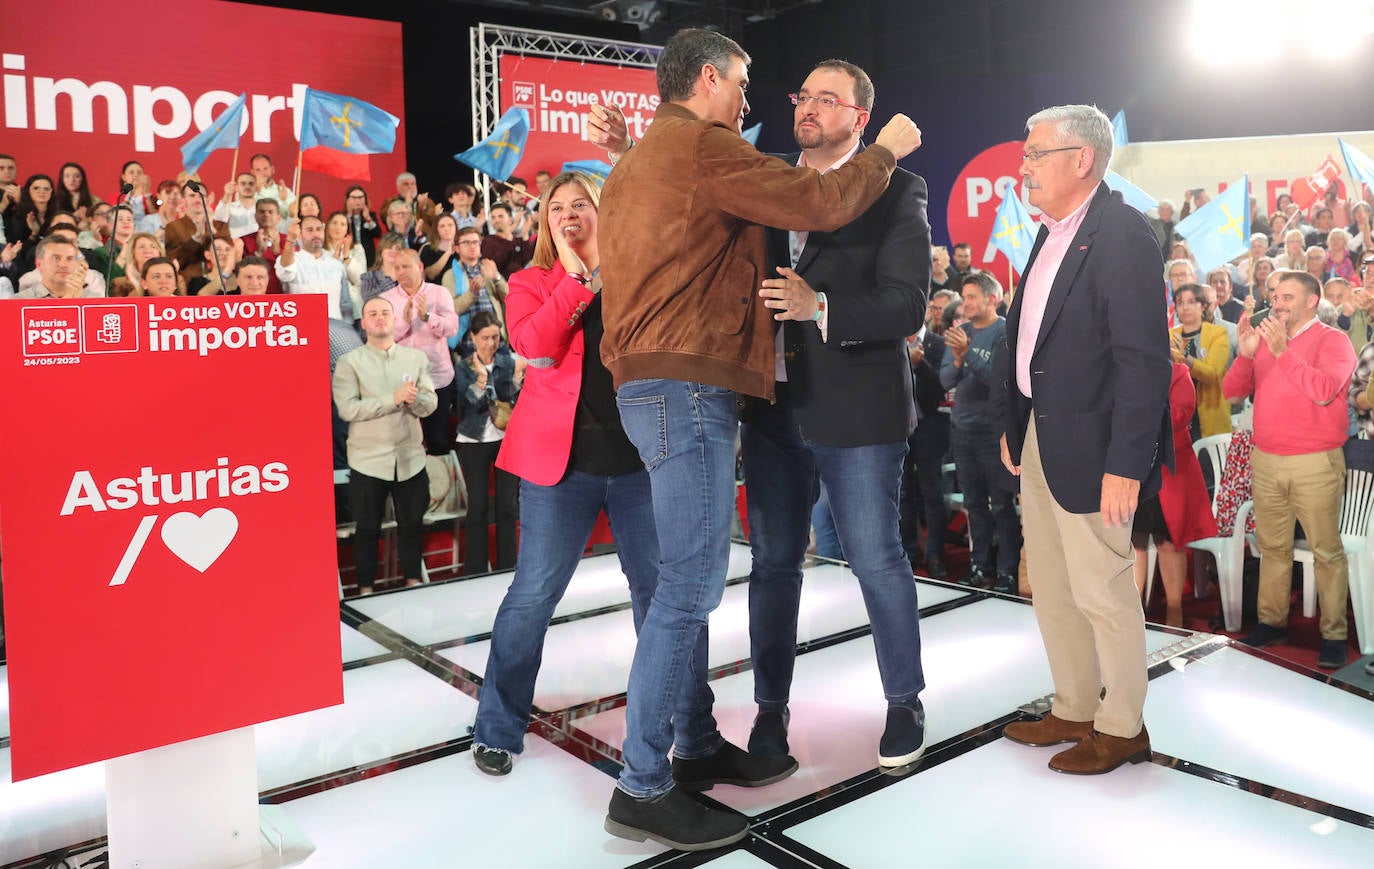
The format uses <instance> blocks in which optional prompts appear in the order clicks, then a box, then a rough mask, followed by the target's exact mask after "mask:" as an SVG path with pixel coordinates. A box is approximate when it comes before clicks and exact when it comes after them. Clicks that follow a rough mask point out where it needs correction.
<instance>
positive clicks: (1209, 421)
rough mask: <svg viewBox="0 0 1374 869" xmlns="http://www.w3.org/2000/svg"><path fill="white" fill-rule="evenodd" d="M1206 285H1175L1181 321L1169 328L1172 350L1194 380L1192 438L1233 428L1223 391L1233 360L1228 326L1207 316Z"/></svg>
mask: <svg viewBox="0 0 1374 869" xmlns="http://www.w3.org/2000/svg"><path fill="white" fill-rule="evenodd" d="M1202 296H1203V289H1202V287H1200V286H1199V285H1197V284H1190V283H1185V284H1181V285H1180V286H1178V287H1176V288H1175V289H1174V314H1175V315H1176V316H1177V317H1178V322H1179V325H1177V326H1175V327H1174V328H1173V329H1171V330H1170V331H1169V343H1170V352H1171V354H1172V356H1173V361H1174V362H1175V363H1176V364H1180V365H1183V366H1184V367H1185V368H1186V369H1187V370H1188V376H1189V377H1190V378H1191V379H1192V381H1193V387H1194V393H1195V398H1194V399H1193V400H1191V401H1189V402H1188V403H1189V405H1190V406H1192V407H1193V408H1194V411H1193V413H1192V414H1191V415H1190V417H1189V419H1188V431H1189V433H1190V438H1189V441H1190V442H1191V441H1195V440H1197V439H1198V438H1202V437H1208V436H1210V435H1216V434H1225V433H1226V432H1229V431H1230V430H1231V407H1230V405H1229V404H1228V403H1227V401H1226V397H1225V396H1224V395H1222V391H1221V383H1222V378H1223V377H1225V376H1226V367H1227V364H1228V363H1229V361H1230V346H1229V344H1228V341H1227V338H1226V330H1225V329H1223V328H1222V327H1221V326H1218V325H1217V324H1215V323H1209V322H1207V321H1206V320H1204V319H1203V311H1204V307H1203V302H1202Z"/></svg>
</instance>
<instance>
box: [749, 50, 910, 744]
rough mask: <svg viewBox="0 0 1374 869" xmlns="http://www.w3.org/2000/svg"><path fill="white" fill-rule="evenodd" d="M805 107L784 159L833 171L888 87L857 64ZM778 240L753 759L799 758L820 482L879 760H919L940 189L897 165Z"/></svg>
mask: <svg viewBox="0 0 1374 869" xmlns="http://www.w3.org/2000/svg"><path fill="white" fill-rule="evenodd" d="M793 102H794V104H795V105H796V110H795V113H794V124H795V126H794V129H793V132H794V134H795V136H796V140H797V144H798V145H800V146H801V149H802V150H801V153H800V154H799V155H798V154H793V155H791V157H790V158H785V159H791V160H793V161H796V162H797V163H798V164H799V165H805V166H811V167H814V168H816V169H819V170H820V171H822V172H826V171H829V170H830V169H834V168H838V167H839V166H841V165H843V164H844V163H845V161H847V160H848V159H849V158H850V157H852V156H853V155H854V154H855V153H857V152H858V151H859V149H861V148H862V147H863V145H862V142H861V141H860V139H861V136H862V134H863V130H864V126H865V125H866V124H867V122H868V119H869V112H870V110H871V108H872V106H873V84H872V82H871V81H870V80H869V78H868V75H867V74H866V73H864V71H863V70H861V69H859V68H858V67H857V66H854V65H853V64H850V63H847V62H845V61H838V60H827V61H823V62H821V63H820V64H818V65H817V66H816V68H815V69H813V70H812V71H811V74H810V75H809V76H807V79H806V81H805V82H804V83H803V84H802V87H801V90H800V91H799V92H798V93H797V94H795V95H793ZM768 243H769V254H770V259H771V260H772V262H773V263H774V264H775V266H776V267H777V268H776V272H777V274H776V275H775V276H770V277H769V278H768V279H767V280H764V281H763V288H762V291H761V293H760V295H762V296H763V297H764V298H765V300H766V302H765V303H766V304H767V305H768V307H770V308H772V309H774V310H775V311H776V312H777V313H776V314H775V315H774V318H775V319H776V320H779V321H783V322H782V324H781V326H782V327H781V329H780V331H779V335H778V344H777V346H778V349H779V359H778V366H777V376H778V381H779V383H778V401H777V402H776V403H774V404H769V403H768V402H766V401H757V400H753V401H750V402H749V403H748V404H747V405H746V407H745V409H744V412H743V413H742V414H741V422H742V431H741V453H742V458H743V466H744V480H745V491H746V493H747V496H748V510H749V527H750V546H751V548H752V550H753V557H754V564H753V570H752V572H751V574H750V581H749V637H750V644H751V653H752V657H753V662H754V697H755V701H756V702H757V703H758V705H759V714H758V717H757V718H756V719H755V723H754V728H753V731H752V733H751V734H750V739H749V750H750V752H751V753H753V752H757V753H760V754H772V755H785V754H787V748H788V746H787V725H788V718H789V716H788V709H787V703H788V697H789V693H790V691H791V685H792V673H793V664H794V660H795V656H796V637H797V614H798V607H799V601H800V598H801V581H802V572H801V566H802V561H803V559H804V558H805V555H806V545H807V536H808V529H809V526H810V522H809V511H810V505H811V503H812V502H813V501H814V500H815V492H816V481H817V478H818V476H819V479H820V480H822V481H824V483H825V486H826V489H827V491H828V492H829V495H830V508H831V512H832V514H833V516H834V520H835V527H836V530H837V532H838V534H839V539H840V546H841V548H842V549H843V550H844V553H845V557H846V558H847V559H848V560H849V562H850V565H851V567H852V568H853V570H854V573H855V575H856V576H858V578H859V584H860V587H861V588H862V590H863V595H864V602H865V603H866V604H867V607H868V614H869V620H870V622H871V624H872V626H873V640H874V646H875V648H876V651H877V655H878V665H879V671H880V673H881V676H882V682H883V693H884V695H885V698H886V701H887V720H886V723H885V730H884V733H883V737H882V739H881V741H880V742H879V746H878V763H879V765H880V766H886V767H897V766H904V765H906V764H909V763H912V762H913V761H915V760H916V759H917V758H918V757H920V755H921V752H922V751H923V750H924V738H925V712H924V710H923V709H922V707H921V701H920V698H919V696H918V695H919V693H920V692H921V690H922V689H923V688H924V687H925V679H924V674H923V672H922V669H921V639H920V628H919V625H918V623H917V604H916V590H915V585H914V584H913V582H912V574H911V565H910V562H909V561H908V560H907V557H906V554H905V551H904V550H903V548H902V540H901V533H900V530H899V503H898V501H899V499H898V490H899V488H900V484H901V476H902V465H903V462H904V460H905V457H906V452H907V437H908V435H909V434H910V433H911V431H912V428H913V427H914V426H915V424H916V408H915V403H914V400H913V398H912V378H911V368H910V363H909V361H908V356H907V349H906V336H908V335H910V334H912V333H914V332H916V331H918V330H919V329H920V327H921V322H922V319H923V316H924V312H925V302H926V293H927V291H928V288H929V284H930V270H931V262H930V227H929V225H928V224H927V222H926V185H925V182H924V181H923V180H921V179H920V178H919V177H917V176H915V175H913V174H911V173H910V172H906V171H903V170H902V169H898V170H897V171H896V172H895V173H894V174H893V176H892V182H891V184H890V185H889V186H888V188H887V192H885V193H884V194H883V196H882V197H881V198H880V199H879V200H878V201H877V202H876V203H874V205H873V206H872V207H870V208H869V209H868V211H866V212H865V213H864V214H863V215H862V216H860V217H859V218H858V219H857V220H855V221H853V222H852V223H850V224H848V225H847V226H844V227H842V228H841V229H839V230H837V231H835V232H831V233H823V232H811V233H801V232H790V233H789V232H785V231H781V230H770V231H769V236H768Z"/></svg>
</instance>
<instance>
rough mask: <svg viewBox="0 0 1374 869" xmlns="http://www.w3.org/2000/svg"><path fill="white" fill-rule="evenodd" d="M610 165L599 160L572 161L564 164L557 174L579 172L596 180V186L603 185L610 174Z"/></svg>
mask: <svg viewBox="0 0 1374 869" xmlns="http://www.w3.org/2000/svg"><path fill="white" fill-rule="evenodd" d="M611 168H612V167H611V164H610V163H603V162H602V161H600V160H572V161H570V162H567V163H564V164H563V168H562V169H559V170H558V171H559V172H581V173H582V174H583V175H589V176H591V177H592V178H594V179H596V183H597V184H605V183H606V176H608V175H610V174H611Z"/></svg>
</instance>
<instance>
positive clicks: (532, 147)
mask: <svg viewBox="0 0 1374 869" xmlns="http://www.w3.org/2000/svg"><path fill="white" fill-rule="evenodd" d="M593 103H602V104H614V105H618V106H620V107H621V108H622V109H623V110H624V111H625V120H626V122H627V123H628V124H629V128H630V135H632V136H634V137H635V138H636V139H639V138H641V137H643V135H644V129H645V127H647V126H648V124H649V122H650V121H652V120H653V117H654V111H655V110H656V109H657V108H658V85H657V83H656V82H655V80H654V71H653V70H652V69H648V68H639V67H618V66H612V65H609V64H604V63H581V62H578V61H570V60H549V59H548V58H543V57H521V56H519V55H514V54H506V55H502V57H501V111H503V112H504V111H505V110H507V109H509V108H511V107H512V106H519V107H520V108H524V109H529V112H530V138H529V141H528V142H527V143H526V144H525V153H524V154H523V155H521V158H520V163H519V164H518V165H517V166H516V168H515V174H516V175H518V176H520V177H521V178H524V179H525V180H526V181H528V182H529V184H530V187H531V188H533V186H534V173H536V172H538V171H539V170H540V169H544V170H546V171H548V172H550V173H552V174H554V175H556V174H558V170H559V168H560V167H562V165H563V164H564V163H566V162H568V161H571V160H603V161H604V160H605V159H606V152H605V151H603V150H601V149H600V148H597V147H596V146H595V145H593V144H591V143H590V142H588V141H587V137H586V133H585V130H586V125H587V113H588V109H587V107H588V106H589V105H591V104H593Z"/></svg>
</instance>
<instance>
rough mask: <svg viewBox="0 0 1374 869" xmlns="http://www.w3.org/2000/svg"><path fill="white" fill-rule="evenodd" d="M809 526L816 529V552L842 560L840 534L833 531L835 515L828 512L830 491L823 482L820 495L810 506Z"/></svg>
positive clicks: (823, 556)
mask: <svg viewBox="0 0 1374 869" xmlns="http://www.w3.org/2000/svg"><path fill="white" fill-rule="evenodd" d="M811 527H812V528H813V529H815V531H816V554H817V555H819V556H820V557H821V558H833V559H834V560H836V561H843V560H844V547H842V546H840V535H838V534H836V533H835V517H834V515H833V514H832V513H831V512H830V493H829V492H827V491H826V490H825V483H821V492H820V496H819V497H817V498H816V506H814V507H812V508H811Z"/></svg>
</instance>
